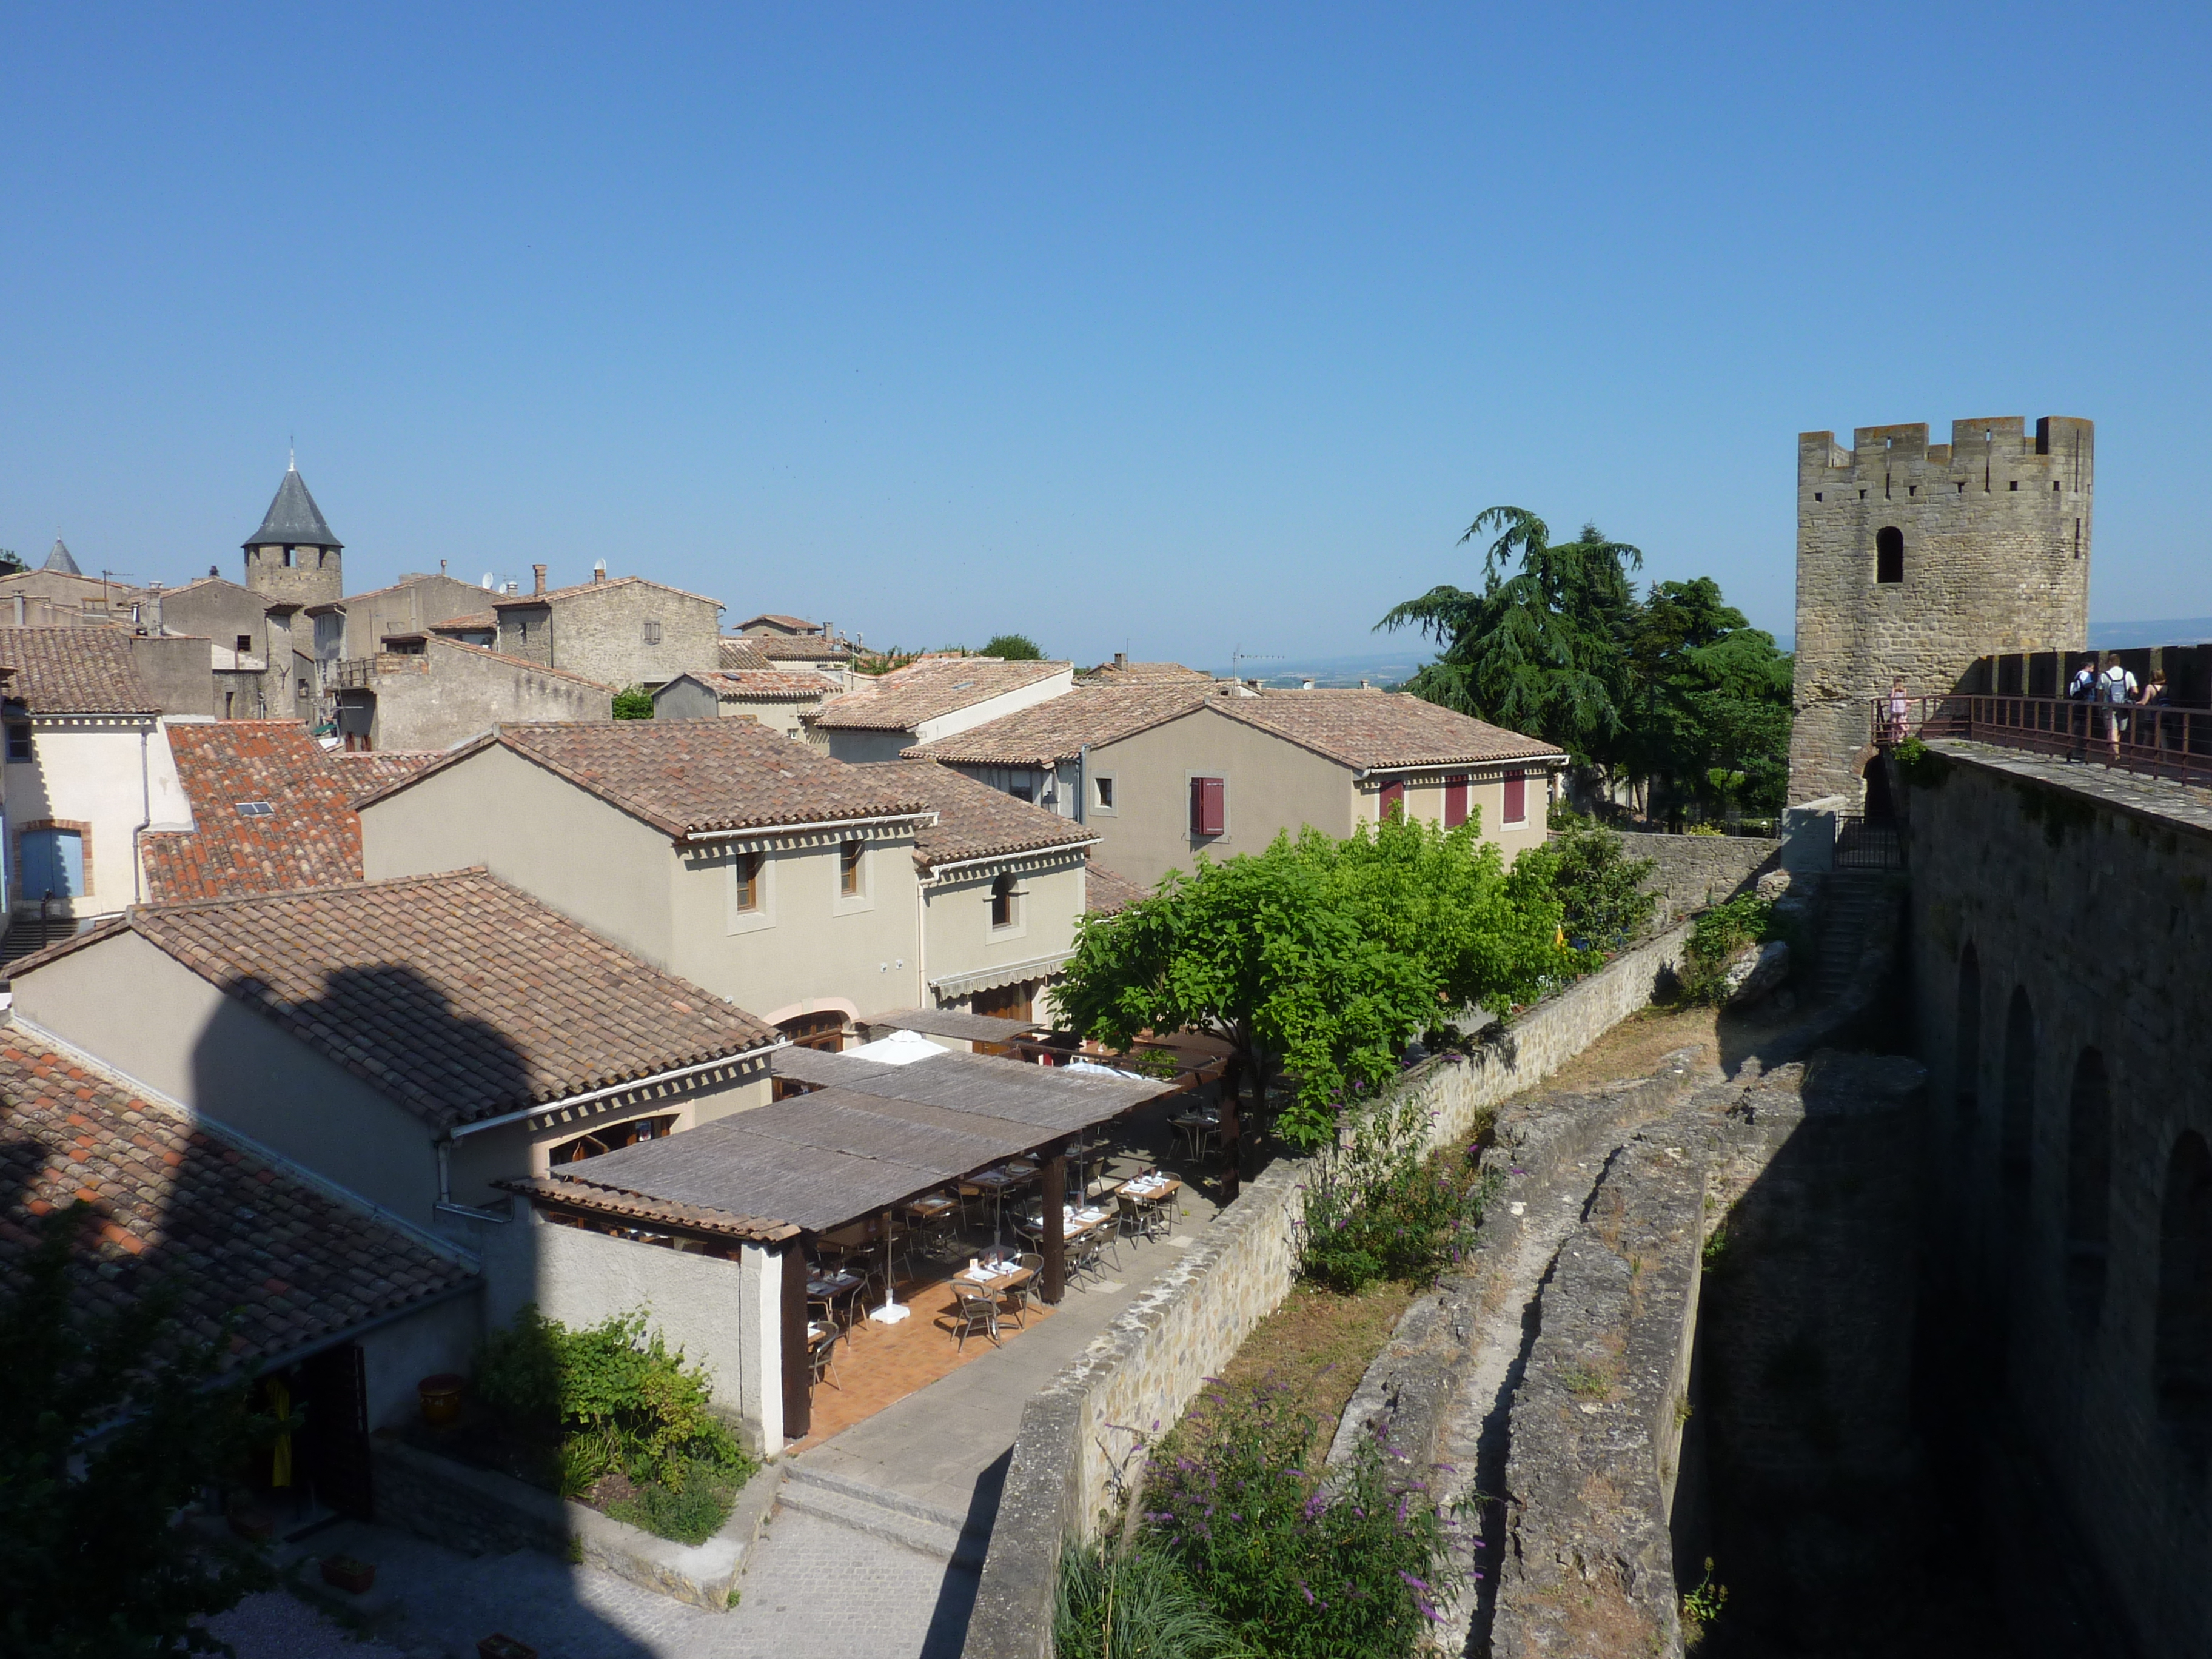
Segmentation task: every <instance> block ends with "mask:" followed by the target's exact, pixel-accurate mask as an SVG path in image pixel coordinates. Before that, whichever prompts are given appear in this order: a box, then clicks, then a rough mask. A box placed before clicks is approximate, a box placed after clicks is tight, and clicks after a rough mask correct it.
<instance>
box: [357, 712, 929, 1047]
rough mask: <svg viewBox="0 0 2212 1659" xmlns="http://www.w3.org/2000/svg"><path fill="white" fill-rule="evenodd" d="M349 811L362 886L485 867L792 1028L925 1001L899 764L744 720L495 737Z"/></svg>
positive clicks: (913, 802) (924, 811)
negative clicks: (864, 760)
mask: <svg viewBox="0 0 2212 1659" xmlns="http://www.w3.org/2000/svg"><path fill="white" fill-rule="evenodd" d="M359 808H360V814H361V830H362V866H363V868H364V870H365V872H367V874H368V877H369V878H370V879H371V880H373V881H374V880H380V879H383V878H388V877H397V876H403V875H413V874H420V873H423V872H431V871H437V870H449V869H453V868H455V867H457V866H463V865H473V864H481V865H483V866H485V867H487V868H488V869H489V870H490V871H491V872H492V873H493V874H495V875H496V876H499V877H501V878H503V879H505V880H507V881H511V882H513V884H515V885H517V886H518V887H520V888H522V889H524V890H526V891H527V892H530V893H532V894H533V895H535V896H537V897H538V898H539V899H541V900H543V901H544V902H545V903H547V904H550V905H552V906H553V907H554V908H556V909H558V910H560V911H561V912H562V913H563V914H564V915H568V916H571V917H574V919H575V920H576V921H579V922H580V923H581V924H583V925H584V926H585V927H589V928H591V929H592V930H593V931H594V932H597V933H602V934H604V935H605V936H606V937H607V938H609V939H613V940H615V941H617V943H619V944H620V945H623V947H624V948H625V949H628V950H630V951H635V952H636V953H637V954H638V955H639V956H640V957H643V958H644V959H645V960H646V961H647V962H650V963H653V965H654V966H656V967H658V968H661V969H665V970H666V971H668V972H670V973H674V974H678V975H682V976H683V977H684V978H685V979H687V980H690V981H694V982H695V983H697V984H700V985H703V986H705V987H707V988H708V990H709V991H711V992H713V993H714V994H715V995H717V996H720V997H725V998H727V999H728V1000H731V1001H732V1002H734V1003H737V1004H738V1006H741V1007H745V1008H750V1009H752V1010H753V1011H755V1012H757V1013H759V1014H760V1015H761V1016H762V1017H763V1018H765V1019H766V1020H768V1021H769V1024H774V1025H777V1026H779V1027H781V1028H782V1029H783V1030H785V1031H786V1033H787V1035H791V1036H811V1037H817V1038H827V1037H830V1036H835V1035H836V1033H838V1032H840V1031H842V1030H843V1029H844V1027H845V1025H846V1024H848V1022H849V1021H850V1020H852V1019H853V1018H855V1017H856V1016H859V1015H862V1014H866V1013H872V1012H878V1011H879V1010H882V1009H885V1008H902V1007H913V1006H915V1005H916V1004H918V1003H923V1002H927V1000H929V999H928V997H927V994H926V986H925V984H924V981H923V964H922V960H921V955H922V952H921V915H922V892H921V878H920V875H919V873H918V872H917V871H916V868H915V858H914V854H915V838H916V837H917V836H919V835H920V834H921V832H922V831H923V830H924V829H928V828H930V827H931V825H932V824H933V822H934V820H935V817H936V814H935V812H934V811H933V808H932V807H931V806H930V805H929V804H928V802H927V800H926V799H923V798H922V796H921V794H920V793H918V792H917V791H916V789H915V787H914V784H913V782H912V781H911V779H910V778H909V777H908V776H907V775H905V773H904V770H903V769H880V770H878V769H865V768H854V767H849V766H846V765H843V764H842V763H838V762H836V761H834V760H831V759H829V757H827V756H824V755H822V754H819V753H817V751H815V750H813V749H811V748H810V747H809V746H807V745H806V744H796V743H792V742H790V741H788V740H787V739H786V738H781V737H779V736H777V735H776V733H775V732H771V731H769V729H768V728H767V727H766V726H761V725H758V724H757V723H755V722H754V721H751V720H610V721H605V722H601V723H596V724H591V723H575V724H562V725H537V726H499V727H495V729H494V730H492V731H491V732H488V733H486V734H485V735H484V736H483V737H481V738H477V739H476V740H475V741H474V742H472V743H469V744H464V745H463V746H461V747H460V748H459V749H457V750H454V751H453V753H452V754H450V755H448V756H447V757H444V758H443V759H441V760H439V761H437V762H435V763H432V764H431V765H429V766H428V767H426V768H424V769H422V770H421V771H419V772H417V773H416V774H414V775H412V776H411V777H410V778H408V779H406V780H405V781H401V782H398V783H395V784H392V785H391V786H390V787H386V788H385V789H383V790H381V791H380V792H377V793H372V794H369V795H367V796H365V797H364V798H363V799H362V800H361V802H360V803H359Z"/></svg>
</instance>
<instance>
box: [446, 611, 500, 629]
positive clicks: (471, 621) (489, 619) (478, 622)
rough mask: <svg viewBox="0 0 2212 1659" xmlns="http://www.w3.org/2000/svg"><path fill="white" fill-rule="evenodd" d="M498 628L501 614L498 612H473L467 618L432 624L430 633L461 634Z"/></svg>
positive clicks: (450, 618) (453, 618)
mask: <svg viewBox="0 0 2212 1659" xmlns="http://www.w3.org/2000/svg"><path fill="white" fill-rule="evenodd" d="M498 626H499V612H497V611H470V612H468V613H467V614H466V615H465V616H459V617H447V618H446V620H445V621H443V622H434V623H431V624H430V631H431V632H432V633H433V634H461V633H466V632H470V631H471V630H474V629H486V628H497V627H498Z"/></svg>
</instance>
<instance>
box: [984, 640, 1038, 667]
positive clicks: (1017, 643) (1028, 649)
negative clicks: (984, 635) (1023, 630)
mask: <svg viewBox="0 0 2212 1659" xmlns="http://www.w3.org/2000/svg"><path fill="white" fill-rule="evenodd" d="M975 654H976V655H977V656H979V657H1004V658H1005V659H1006V660H1007V661H1008V662H1042V661H1043V660H1044V653H1043V652H1042V650H1040V649H1039V648H1038V647H1037V642H1036V641H1035V640H1033V639H1031V638H1030V636H1029V635H1026V634H994V635H991V637H990V638H989V639H987V640H986V641H983V648H982V649H981V650H980V651H978V652H977V653H975Z"/></svg>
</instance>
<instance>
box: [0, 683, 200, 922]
mask: <svg viewBox="0 0 2212 1659" xmlns="http://www.w3.org/2000/svg"><path fill="white" fill-rule="evenodd" d="M31 749H32V755H33V758H32V759H31V760H29V761H11V762H8V763H6V778H5V781H4V783H0V790H4V795H5V799H6V801H7V821H8V880H9V896H10V898H11V899H12V900H13V901H14V902H18V903H23V904H26V905H30V904H34V903H35V902H36V901H37V898H38V895H36V894H26V893H24V892H23V891H22V890H21V888H22V857H21V852H22V848H21V836H22V831H23V829H24V827H25V826H26V825H30V824H36V823H42V822H45V821H46V820H54V821H58V822H59V823H64V824H67V825H70V826H71V827H76V826H82V827H83V829H82V833H83V834H84V836H85V843H86V845H85V882H86V884H87V886H88V888H89V889H90V891H89V892H88V893H87V894H86V895H85V896H82V897H81V898H77V899H73V900H70V901H68V902H60V901H57V902H56V905H55V911H56V914H58V915H62V914H66V915H76V916H102V915H113V914H114V913H115V912H117V911H118V910H121V909H124V908H126V907H127V906H130V905H131V904H135V903H137V902H139V900H140V899H141V898H143V896H144V890H143V884H142V883H141V881H140V878H139V871H138V862H137V830H138V829H140V828H142V827H144V826H147V825H149V823H150V824H151V825H152V826H153V827H155V828H160V827H165V826H167V827H179V826H182V825H184V824H185V823H189V822H190V821H191V807H190V806H189V805H187V804H186V803H185V792H184V787H183V785H182V784H180V783H179V781H178V779H177V765H176V762H175V760H174V759H173V757H171V755H170V753H169V741H168V738H167V733H166V732H165V730H164V729H163V728H162V726H159V725H157V724H155V722H153V721H151V720H149V721H147V722H145V723H144V724H143V725H136V724H129V723H125V722H121V721H118V722H115V723H113V724H108V725H97V726H48V725H41V724H39V723H37V722H35V721H34V722H33V724H32V734H31Z"/></svg>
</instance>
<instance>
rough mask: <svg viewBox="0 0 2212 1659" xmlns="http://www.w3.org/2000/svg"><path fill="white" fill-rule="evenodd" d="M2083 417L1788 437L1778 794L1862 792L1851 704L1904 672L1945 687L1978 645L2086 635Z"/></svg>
mask: <svg viewBox="0 0 2212 1659" xmlns="http://www.w3.org/2000/svg"><path fill="white" fill-rule="evenodd" d="M2094 438H2095V428H2094V427H2093V424H2092V423H2091V422H2087V421H2077V420H2069V419H2067V418H2065V417H2063V416H2045V417H2044V418H2043V419H2041V420H2039V421H2038V422H2036V423H2035V432H2034V435H2033V436H2030V435H2028V433H2027V422H2025V421H2024V420H2022V419H2021V417H2020V416H2016V415H2015V416H2005V417H2004V418H2002V419H1999V420H1984V421H1954V422H1952V423H1951V441H1950V442H1949V443H1948V444H1931V443H1929V441H1928V428H1927V427H1925V426H1924V425H1913V426H1863V427H1861V428H1858V429H1857V431H1856V432H1854V433H1853V434H1852V435H1851V441H1852V445H1853V447H1851V448H1850V449H1838V447H1836V437H1835V434H1833V433H1832V432H1806V433H1801V434H1799V435H1798V438H1797V681H1796V696H1795V703H1796V724H1795V726H1793V727H1792V729H1791V732H1790V801H1791V803H1792V804H1793V805H1796V804H1802V803H1805V802H1809V801H1814V800H1822V799H1828V798H1830V797H1833V796H1838V795H1840V796H1843V797H1844V799H1845V800H1846V801H1847V803H1848V805H1846V806H1845V807H1844V810H1845V811H1857V810H1858V808H1859V804H1860V802H1861V801H1862V799H1863V791H1864V788H1865V784H1864V774H1865V770H1866V764H1867V762H1868V760H1869V758H1871V757H1872V756H1873V753H1874V744H1873V738H1874V732H1873V725H1872V721H1871V719H1870V717H1869V709H1870V708H1871V705H1872V703H1873V701H1874V699H1875V697H1877V696H1884V695H1886V694H1887V692H1888V690H1889V687H1890V682H1891V680H1892V679H1893V678H1894V677H1896V676H1897V675H1899V674H1902V675H1904V676H1905V690H1907V691H1908V692H1909V693H1911V695H1912V696H1916V697H1918V696H1936V695H1941V694H1942V693H1944V692H1948V691H1949V690H1952V689H1953V688H1954V686H1955V685H1956V684H1957V683H1958V681H1959V679H1960V676H1961V675H1962V674H1963V673H1964V672H1965V671H1966V668H1967V666H1968V665H1970V664H1971V663H1972V661H1973V660H1974V659H1975V658H1977V657H1979V656H1982V655H1984V654H1985V653H1989V652H1992V651H2061V650H2069V651H2079V650H2081V649H2082V648H2083V647H2084V646H2085V644H2086V643H2087V638H2088V630H2089V505H2090V497H2091V483H2092V474H2093V466H2092V463H2093V458H2094V454H2095V441H2094Z"/></svg>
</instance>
